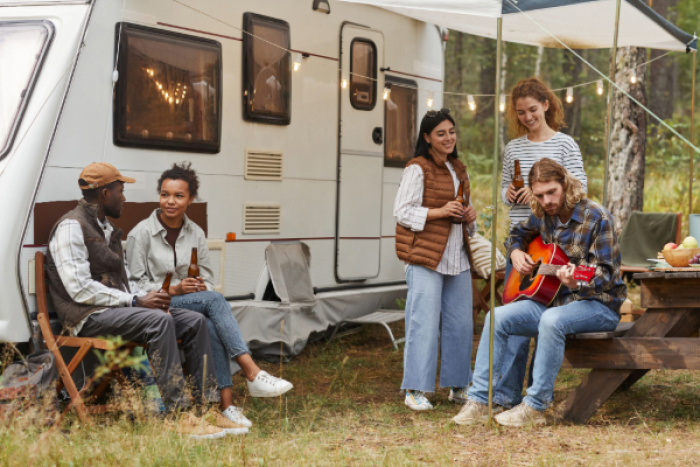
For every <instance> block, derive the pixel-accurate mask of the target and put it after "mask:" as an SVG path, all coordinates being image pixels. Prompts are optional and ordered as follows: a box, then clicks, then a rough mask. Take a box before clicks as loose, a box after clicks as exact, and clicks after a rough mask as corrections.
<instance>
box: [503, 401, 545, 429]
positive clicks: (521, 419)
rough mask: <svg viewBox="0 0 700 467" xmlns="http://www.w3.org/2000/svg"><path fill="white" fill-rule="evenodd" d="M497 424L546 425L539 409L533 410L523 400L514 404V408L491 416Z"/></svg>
mask: <svg viewBox="0 0 700 467" xmlns="http://www.w3.org/2000/svg"><path fill="white" fill-rule="evenodd" d="M493 419H494V420H496V422H497V423H498V424H499V425H504V426H527V425H546V424H547V419H546V418H544V415H543V413H542V412H540V411H539V410H535V409H533V408H532V407H530V406H529V405H527V404H526V403H525V402H522V403H520V405H516V406H515V408H512V409H510V410H508V411H507V412H503V413H501V414H498V415H497V416H495V417H493Z"/></svg>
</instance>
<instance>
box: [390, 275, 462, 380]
mask: <svg viewBox="0 0 700 467" xmlns="http://www.w3.org/2000/svg"><path fill="white" fill-rule="evenodd" d="M406 283H407V284H408V295H407V297H406V347H405V348H404V366H403V382H402V383H401V389H408V390H418V391H424V392H433V391H435V374H436V372H437V360H438V341H439V342H440V353H441V356H442V364H441V365H440V387H466V386H469V382H470V381H471V368H470V367H471V354H472V333H473V332H474V331H473V329H474V327H473V322H472V286H471V274H470V272H469V271H465V272H462V273H461V274H458V275H456V276H448V275H444V274H440V273H439V272H435V271H433V270H431V269H428V268H426V267H423V266H416V265H413V264H410V265H408V267H407V268H406Z"/></svg>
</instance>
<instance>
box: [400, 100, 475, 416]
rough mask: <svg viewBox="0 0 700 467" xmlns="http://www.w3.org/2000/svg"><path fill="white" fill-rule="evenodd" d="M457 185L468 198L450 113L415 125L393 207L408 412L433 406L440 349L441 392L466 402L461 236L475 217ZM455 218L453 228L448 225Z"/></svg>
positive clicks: (466, 305)
mask: <svg viewBox="0 0 700 467" xmlns="http://www.w3.org/2000/svg"><path fill="white" fill-rule="evenodd" d="M460 183H464V186H465V188H466V189H465V193H464V194H465V196H466V195H467V193H468V192H469V177H468V175H467V172H466V168H465V166H464V164H463V163H462V162H460V160H459V159H458V157H457V149H456V135H455V122H454V120H453V119H452V117H451V116H450V114H449V110H448V109H442V110H438V111H435V110H431V111H429V112H428V113H427V114H426V115H425V116H424V117H423V120H422V121H421V125H420V131H419V133H418V139H417V142H416V148H415V151H414V157H413V159H411V161H410V162H409V163H408V164H407V165H406V169H405V170H404V173H403V176H402V178H401V184H400V185H399V190H398V193H397V195H396V202H395V203H394V217H395V219H396V222H397V226H396V253H397V255H398V257H399V259H401V260H402V261H404V262H405V263H406V264H407V266H406V283H407V284H408V295H407V297H406V347H405V349H404V370H403V371H404V373H403V382H402V384H401V389H404V390H405V391H406V397H405V399H404V403H405V404H406V405H407V406H408V407H409V408H410V409H412V410H429V409H432V408H433V406H432V404H431V403H430V401H429V400H428V398H427V397H426V396H425V393H426V392H433V391H434V390H435V374H436V372H437V362H438V342H439V344H440V355H441V359H442V362H441V366H440V386H441V387H449V388H450V396H449V399H450V400H451V401H453V402H457V403H462V404H463V403H465V402H466V389H467V386H469V383H470V381H471V369H470V364H471V351H472V332H473V323H472V294H471V291H472V287H471V273H470V264H469V250H468V248H469V247H468V243H467V236H471V235H474V233H475V232H476V224H475V222H474V221H475V220H476V211H475V210H474V208H473V207H472V206H471V205H469V206H467V207H466V208H465V207H464V206H463V205H462V204H461V203H459V202H457V201H455V198H456V196H457V193H458V187H459V184H460ZM451 218H456V219H455V221H456V222H458V223H452V221H451Z"/></svg>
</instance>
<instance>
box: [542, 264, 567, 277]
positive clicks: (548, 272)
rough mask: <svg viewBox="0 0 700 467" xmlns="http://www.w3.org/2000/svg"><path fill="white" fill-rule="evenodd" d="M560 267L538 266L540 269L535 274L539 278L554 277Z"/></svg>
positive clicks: (551, 265) (550, 265) (552, 265)
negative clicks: (539, 276)
mask: <svg viewBox="0 0 700 467" xmlns="http://www.w3.org/2000/svg"><path fill="white" fill-rule="evenodd" d="M562 267H563V266H562V265H554V264H540V267H539V269H538V270H537V274H538V275H541V276H556V275H557V271H558V270H560V269H561V268H562Z"/></svg>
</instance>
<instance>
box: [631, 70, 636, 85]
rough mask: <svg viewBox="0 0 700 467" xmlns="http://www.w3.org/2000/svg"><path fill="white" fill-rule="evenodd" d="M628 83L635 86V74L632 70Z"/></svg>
mask: <svg viewBox="0 0 700 467" xmlns="http://www.w3.org/2000/svg"><path fill="white" fill-rule="evenodd" d="M630 83H632V84H637V72H636V71H634V70H632V74H631V75H630Z"/></svg>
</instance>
